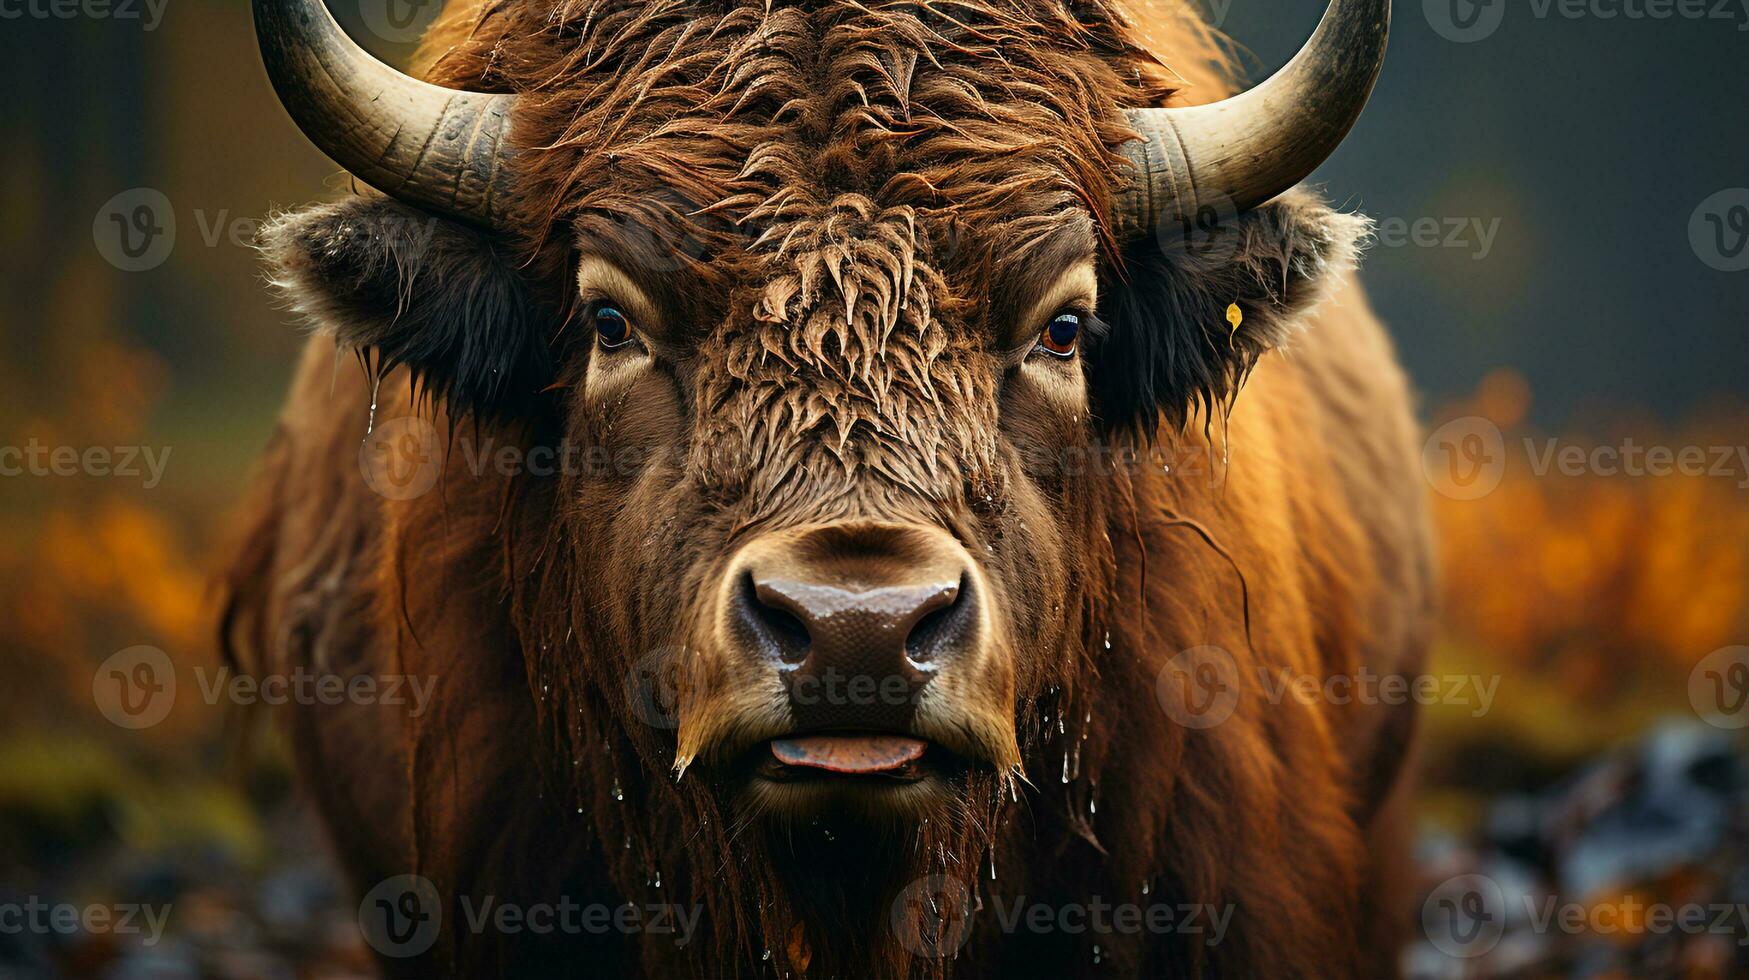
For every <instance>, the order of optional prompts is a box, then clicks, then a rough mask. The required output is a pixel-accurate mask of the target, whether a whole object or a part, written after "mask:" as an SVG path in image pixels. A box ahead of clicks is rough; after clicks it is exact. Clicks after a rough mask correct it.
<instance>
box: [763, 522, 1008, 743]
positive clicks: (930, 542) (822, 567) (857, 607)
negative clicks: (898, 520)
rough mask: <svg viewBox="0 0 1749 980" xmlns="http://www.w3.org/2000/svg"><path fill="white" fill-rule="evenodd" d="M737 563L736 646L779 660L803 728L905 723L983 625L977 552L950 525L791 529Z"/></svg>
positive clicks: (770, 660)
mask: <svg viewBox="0 0 1749 980" xmlns="http://www.w3.org/2000/svg"><path fill="white" fill-rule="evenodd" d="M738 564H739V566H740V568H739V574H740V575H741V576H742V578H741V586H740V588H739V589H738V590H736V593H735V598H734V605H735V609H734V610H733V614H732V617H731V618H732V620H734V621H735V624H736V627H737V628H735V629H734V630H733V633H734V634H736V641H737V645H741V646H743V647H744V648H745V652H747V653H752V654H754V655H755V656H756V658H757V659H758V660H761V661H764V662H766V663H774V664H776V665H777V666H778V667H779V670H780V674H781V676H782V677H783V679H784V682H785V685H786V688H787V690H788V692H789V698H790V706H791V708H792V709H793V711H794V712H795V715H796V721H797V723H798V725H799V726H800V727H801V728H802V729H804V730H806V729H815V728H818V729H828V728H844V729H850V728H871V729H899V730H902V729H904V728H905V725H906V722H907V721H908V719H909V717H910V714H911V709H912V708H913V706H914V705H915V702H916V700H917V695H918V694H920V693H921V692H922V690H923V687H924V685H926V684H927V683H928V682H929V679H930V677H931V676H933V674H934V673H935V672H936V671H937V670H938V669H940V668H941V667H942V666H944V665H946V664H948V663H950V662H952V660H954V659H955V658H956V657H959V656H960V655H962V654H964V653H965V652H966V651H967V649H968V648H969V647H970V646H971V644H972V643H973V642H974V640H975V638H976V636H977V634H978V632H979V626H978V619H979V616H978V608H977V606H978V597H977V595H976V587H975V585H974V584H973V583H974V576H973V575H972V574H971V567H970V566H971V561H970V558H969V557H968V556H967V555H966V553H965V550H964V549H963V548H961V547H960V546H959V544H958V542H956V541H955V540H954V539H953V538H952V537H951V536H949V535H948V534H946V533H945V532H941V531H935V530H933V529H926V528H910V527H893V526H887V525H871V526H861V527H842V526H833V527H824V528H815V529H810V530H806V531H800V532H786V533H783V534H780V535H776V536H772V537H771V538H769V539H762V540H760V541H756V542H754V543H753V544H751V545H749V546H748V549H747V552H745V553H744V555H743V560H742V561H741V562H739V563H738Z"/></svg>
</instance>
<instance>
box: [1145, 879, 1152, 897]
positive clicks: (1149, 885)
mask: <svg viewBox="0 0 1749 980" xmlns="http://www.w3.org/2000/svg"><path fill="white" fill-rule="evenodd" d="M1153 890H1154V879H1152V878H1143V879H1142V894H1144V895H1146V894H1148V893H1149V892H1151V891H1153Z"/></svg>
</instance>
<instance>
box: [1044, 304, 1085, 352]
mask: <svg viewBox="0 0 1749 980" xmlns="http://www.w3.org/2000/svg"><path fill="white" fill-rule="evenodd" d="M1080 339H1081V318H1080V317H1079V316H1077V315H1075V314H1073V313H1058V314H1057V315H1056V316H1054V317H1052V318H1051V322H1050V323H1047V324H1045V330H1044V333H1042V334H1039V338H1038V345H1039V346H1040V347H1042V348H1044V350H1045V351H1046V352H1048V353H1050V354H1053V355H1055V356H1057V357H1063V358H1069V357H1074V356H1075V344H1076V342H1077V341H1079V340H1080Z"/></svg>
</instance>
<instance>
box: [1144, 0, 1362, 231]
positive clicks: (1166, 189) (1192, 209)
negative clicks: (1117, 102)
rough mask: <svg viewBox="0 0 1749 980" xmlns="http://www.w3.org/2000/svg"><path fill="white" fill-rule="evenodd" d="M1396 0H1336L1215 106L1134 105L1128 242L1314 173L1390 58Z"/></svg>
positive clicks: (1258, 199)
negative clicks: (1261, 75) (1243, 88)
mask: <svg viewBox="0 0 1749 980" xmlns="http://www.w3.org/2000/svg"><path fill="white" fill-rule="evenodd" d="M1390 24H1391V0H1331V2H1330V7H1329V9H1328V10H1326V11H1325V12H1324V19H1323V20H1321V21H1319V22H1318V29H1317V31H1316V32H1315V33H1313V34H1312V39H1311V40H1310V41H1307V42H1306V46H1305V47H1303V48H1301V49H1300V52H1299V53H1298V54H1296V55H1294V58H1293V60H1292V61H1289V62H1288V63H1287V64H1286V65H1283V66H1282V68H1281V70H1280V71H1278V72H1276V73H1275V74H1274V75H1271V76H1270V77H1269V79H1268V80H1266V81H1265V82H1263V84H1261V85H1258V86H1257V87H1255V88H1253V89H1251V90H1249V91H1247V92H1243V93H1240V94H1239V95H1235V96H1233V97H1232V98H1229V99H1223V100H1221V101H1219V102H1211V103H1209V104H1208V105H1199V106H1182V107H1174V108H1169V109H1130V110H1127V111H1126V115H1127V116H1128V119H1129V124H1130V127H1131V128H1132V129H1134V130H1135V131H1136V132H1137V133H1140V134H1141V139H1139V140H1134V141H1131V142H1129V143H1125V144H1124V146H1123V154H1124V156H1126V157H1128V158H1129V161H1130V162H1131V163H1132V164H1134V165H1135V168H1136V174H1135V176H1134V177H1133V178H1132V179H1131V181H1130V184H1129V186H1128V187H1127V188H1125V189H1124V190H1123V191H1122V192H1120V193H1119V195H1118V197H1117V200H1116V201H1115V203H1114V205H1113V208H1112V212H1113V223H1114V228H1113V231H1114V234H1115V235H1116V237H1117V239H1118V240H1119V241H1120V242H1128V241H1135V240H1136V239H1139V238H1143V237H1146V236H1148V235H1151V234H1153V233H1154V229H1156V228H1158V227H1160V226H1161V225H1162V224H1163V223H1169V222H1173V223H1175V222H1178V221H1182V220H1185V219H1187V218H1194V216H1195V215H1196V214H1197V211H1198V210H1199V209H1200V208H1202V207H1204V206H1214V207H1217V208H1223V209H1228V210H1237V211H1243V210H1245V209H1247V208H1253V207H1256V206H1257V205H1259V204H1262V203H1263V202H1265V201H1267V200H1269V199H1270V198H1273V197H1275V196H1276V195H1278V194H1280V193H1281V192H1282V191H1285V190H1287V189H1288V188H1289V187H1292V186H1293V185H1295V184H1297V183H1299V182H1300V181H1302V180H1304V179H1305V178H1306V176H1307V175H1308V174H1310V173H1311V172H1312V171H1313V170H1315V169H1317V167H1318V165H1319V164H1320V163H1323V162H1324V160H1325V159H1326V158H1328V157H1329V156H1330V154H1331V153H1333V152H1335V150H1336V147H1337V146H1338V145H1339V144H1340V143H1341V142H1342V138H1343V137H1344V136H1346V135H1348V130H1349V129H1350V128H1351V127H1353V126H1354V121H1355V120H1356V119H1358V118H1359V117H1360V110H1361V109H1362V108H1364V107H1365V106H1366V100H1367V96H1369V95H1371V94H1372V87H1373V83H1374V82H1375V81H1377V80H1378V77H1379V67H1380V66H1381V65H1383V64H1384V58H1385V38H1386V36H1387V35H1388V34H1389V33H1390Z"/></svg>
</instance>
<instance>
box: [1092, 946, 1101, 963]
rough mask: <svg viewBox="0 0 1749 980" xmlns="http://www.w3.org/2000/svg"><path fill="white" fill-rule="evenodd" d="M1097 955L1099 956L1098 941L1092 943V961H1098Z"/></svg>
mask: <svg viewBox="0 0 1749 980" xmlns="http://www.w3.org/2000/svg"><path fill="white" fill-rule="evenodd" d="M1099 956H1100V949H1099V944H1098V943H1094V944H1093V962H1094V963H1098V962H1099Z"/></svg>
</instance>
